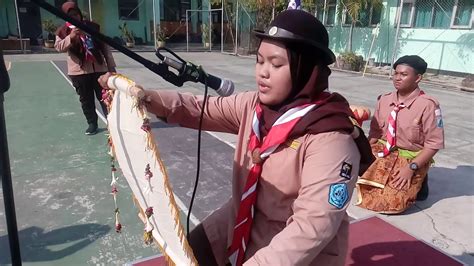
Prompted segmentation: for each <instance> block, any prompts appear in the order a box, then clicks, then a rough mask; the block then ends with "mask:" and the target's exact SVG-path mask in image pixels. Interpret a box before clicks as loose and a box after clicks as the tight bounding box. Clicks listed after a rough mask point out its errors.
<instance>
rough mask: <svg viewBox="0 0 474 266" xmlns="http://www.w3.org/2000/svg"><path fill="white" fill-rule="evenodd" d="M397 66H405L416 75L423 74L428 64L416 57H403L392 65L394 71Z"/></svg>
mask: <svg viewBox="0 0 474 266" xmlns="http://www.w3.org/2000/svg"><path fill="white" fill-rule="evenodd" d="M398 65H407V66H411V67H412V68H413V69H415V71H416V73H417V74H422V75H423V74H424V73H425V72H426V68H427V67H428V64H427V63H426V62H425V60H423V58H421V57H419V56H417V55H405V56H402V57H400V58H398V60H397V61H396V62H395V63H394V64H393V69H396V68H397V66H398Z"/></svg>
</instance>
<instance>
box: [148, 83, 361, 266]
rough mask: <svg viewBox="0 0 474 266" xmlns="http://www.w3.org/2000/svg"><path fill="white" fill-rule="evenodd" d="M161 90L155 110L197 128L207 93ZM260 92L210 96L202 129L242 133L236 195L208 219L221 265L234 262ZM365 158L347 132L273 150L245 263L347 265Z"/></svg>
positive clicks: (172, 120)
mask: <svg viewBox="0 0 474 266" xmlns="http://www.w3.org/2000/svg"><path fill="white" fill-rule="evenodd" d="M157 93H158V95H159V97H157V98H159V99H160V100H157V101H161V102H159V103H156V102H155V103H152V104H151V105H150V107H149V111H150V112H152V113H154V114H156V115H157V116H158V117H160V118H164V119H165V120H166V121H167V122H168V123H177V124H179V125H181V126H184V127H189V128H197V127H198V122H199V115H200V106H201V105H202V99H203V98H202V97H195V96H192V95H186V94H178V93H176V92H171V91H160V92H157ZM257 97H258V96H257V93H256V92H246V93H240V94H237V95H233V96H230V97H210V98H209V101H208V104H207V108H206V111H205V113H204V120H203V129H205V130H211V131H220V132H228V133H234V134H238V143H237V146H236V148H235V155H234V168H233V177H232V187H233V193H232V198H231V199H230V200H229V201H228V202H227V203H225V204H224V205H223V206H222V207H220V208H219V209H217V210H216V211H215V212H214V213H212V214H211V215H210V216H208V217H207V218H206V219H205V220H204V221H203V226H204V229H205V231H206V235H207V236H208V238H209V241H210V244H211V247H212V249H213V253H214V255H215V258H216V261H217V262H218V264H219V265H224V264H225V261H226V260H227V248H228V247H229V246H230V244H231V236H232V235H233V227H234V224H235V217H236V214H237V211H238V208H239V204H240V198H241V195H242V191H243V188H244V186H245V181H246V177H247V174H248V172H249V169H250V168H251V166H252V160H251V155H250V151H249V150H248V149H247V147H248V142H249V137H250V132H251V123H252V116H253V112H254V108H255V105H256V103H257ZM157 98H154V99H157ZM359 161H360V154H359V151H358V149H357V146H356V144H355V142H354V140H353V139H352V137H351V136H350V135H347V134H343V133H340V132H329V133H321V134H317V135H310V134H308V135H304V136H301V137H299V138H297V139H295V140H291V141H288V143H287V144H286V145H281V146H280V147H279V148H278V149H277V150H276V151H275V152H274V153H273V154H271V155H270V157H269V158H268V159H267V160H266V161H265V163H264V164H263V170H262V175H261V178H260V180H259V185H258V189H257V190H258V197H257V203H256V208H255V218H254V222H253V226H252V232H251V239H250V241H249V243H248V245H247V250H246V260H247V261H246V262H245V265H272V266H276V265H285V266H287V265H343V264H344V262H345V256H346V252H347V246H348V243H347V241H348V225H349V223H348V216H347V214H346V208H347V206H348V202H349V201H350V197H351V195H352V191H353V189H354V186H355V182H356V179H357V173H358V172H359ZM230 163H231V162H229V164H230ZM222 178H228V177H225V176H223V177H222Z"/></svg>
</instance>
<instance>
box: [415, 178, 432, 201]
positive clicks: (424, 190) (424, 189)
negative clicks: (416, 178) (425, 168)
mask: <svg viewBox="0 0 474 266" xmlns="http://www.w3.org/2000/svg"><path fill="white" fill-rule="evenodd" d="M429 193H430V189H429V187H428V176H426V177H425V180H423V184H421V189H420V191H418V194H416V200H417V201H423V200H426V199H427V198H428V194H429Z"/></svg>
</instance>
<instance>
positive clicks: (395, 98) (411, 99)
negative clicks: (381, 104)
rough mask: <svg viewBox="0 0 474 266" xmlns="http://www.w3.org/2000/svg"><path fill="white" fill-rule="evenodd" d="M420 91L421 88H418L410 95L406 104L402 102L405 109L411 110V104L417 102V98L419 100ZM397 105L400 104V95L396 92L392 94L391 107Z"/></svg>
mask: <svg viewBox="0 0 474 266" xmlns="http://www.w3.org/2000/svg"><path fill="white" fill-rule="evenodd" d="M420 91H421V90H420V88H416V89H415V90H414V91H412V92H411V93H410V95H408V97H407V98H406V99H405V101H404V102H401V103H403V104H404V105H405V108H410V106H411V104H412V103H413V102H414V101H415V100H416V98H418V96H420ZM397 104H400V103H399V102H398V93H397V92H396V91H395V92H394V93H393V94H392V102H391V103H390V106H394V105H397Z"/></svg>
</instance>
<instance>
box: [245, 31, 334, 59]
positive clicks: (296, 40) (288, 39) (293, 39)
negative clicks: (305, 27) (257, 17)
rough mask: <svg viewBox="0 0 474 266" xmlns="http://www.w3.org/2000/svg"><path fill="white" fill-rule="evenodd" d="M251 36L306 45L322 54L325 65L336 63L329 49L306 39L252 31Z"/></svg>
mask: <svg viewBox="0 0 474 266" xmlns="http://www.w3.org/2000/svg"><path fill="white" fill-rule="evenodd" d="M253 34H254V35H255V37H257V38H260V39H272V40H281V41H283V42H293V43H304V44H308V45H310V46H313V47H315V48H317V49H318V50H320V51H322V52H323V54H324V56H325V58H324V62H325V63H326V64H328V65H330V64H332V63H334V62H335V61H336V56H335V55H334V53H333V52H332V51H331V50H330V49H328V48H327V47H324V46H323V45H321V44H320V43H317V42H313V41H311V40H307V39H304V38H298V37H295V35H293V36H291V37H290V36H288V37H286V36H278V35H269V34H268V33H266V32H264V31H260V30H254V31H253Z"/></svg>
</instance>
